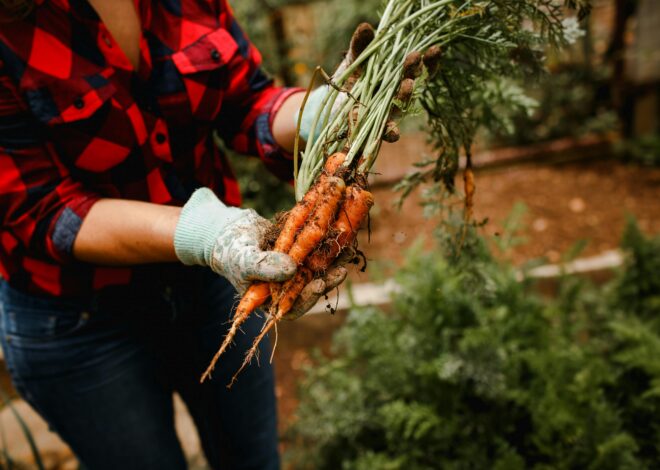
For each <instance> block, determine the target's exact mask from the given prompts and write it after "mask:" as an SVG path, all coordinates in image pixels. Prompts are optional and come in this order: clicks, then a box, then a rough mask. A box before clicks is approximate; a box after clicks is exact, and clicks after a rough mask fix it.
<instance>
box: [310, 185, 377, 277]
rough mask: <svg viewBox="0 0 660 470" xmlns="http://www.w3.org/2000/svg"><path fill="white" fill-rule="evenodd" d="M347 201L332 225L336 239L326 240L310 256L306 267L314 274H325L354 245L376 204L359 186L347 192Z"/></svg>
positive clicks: (368, 193) (352, 187) (369, 194)
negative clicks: (348, 247)
mask: <svg viewBox="0 0 660 470" xmlns="http://www.w3.org/2000/svg"><path fill="white" fill-rule="evenodd" d="M346 193H347V194H346V199H345V200H344V202H343V204H342V206H341V207H340V209H339V216H338V217H337V220H336V221H335V222H334V224H333V225H332V229H331V232H332V233H336V234H337V235H336V237H334V238H332V239H326V241H325V242H324V244H323V246H322V249H320V250H317V251H316V252H314V253H313V254H312V255H310V256H309V257H308V258H307V260H306V262H305V265H306V266H307V267H308V268H310V269H311V270H312V271H314V272H317V273H318V272H323V271H325V270H326V269H328V267H329V266H330V264H332V262H333V261H334V260H335V258H336V257H337V256H338V255H339V253H341V251H342V250H343V249H344V248H346V247H347V246H348V245H350V244H352V243H353V241H354V240H355V237H356V236H357V233H358V230H359V229H360V226H361V225H362V224H363V222H364V220H365V219H366V218H367V215H368V214H369V209H371V206H373V204H374V198H373V195H372V194H371V193H370V192H369V191H367V190H365V189H362V188H361V187H359V186H357V185H351V186H350V187H349V188H348V189H347V190H346Z"/></svg>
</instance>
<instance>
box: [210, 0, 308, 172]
mask: <svg viewBox="0 0 660 470" xmlns="http://www.w3.org/2000/svg"><path fill="white" fill-rule="evenodd" d="M220 21H221V23H222V26H223V27H225V28H226V29H227V30H228V31H229V33H230V34H231V36H232V38H233V39H234V40H235V41H236V43H237V45H238V53H237V54H236V55H235V56H234V57H233V58H232V60H231V61H230V63H229V64H228V65H229V85H228V89H227V90H226V92H225V97H224V101H223V105H222V108H221V110H220V115H219V117H218V121H217V129H218V134H219V135H220V137H222V139H223V140H224V141H225V143H226V144H227V145H228V146H229V147H231V148H232V149H234V150H236V151H237V152H239V153H244V154H250V155H257V156H259V157H260V158H261V160H262V161H263V162H264V163H265V165H266V167H267V168H268V169H269V170H270V171H271V172H272V173H274V174H275V175H276V176H278V177H279V178H281V179H283V180H285V181H289V180H291V179H292V175H293V162H292V156H291V155H290V154H289V153H287V152H286V151H284V150H283V149H282V148H281V147H280V146H279V145H277V143H276V142H275V139H274V137H273V133H272V124H273V118H274V117H275V115H276V114H277V111H278V110H279V109H280V107H281V105H282V103H283V102H284V101H285V100H286V99H287V98H288V97H289V96H291V95H292V94H294V93H298V92H300V91H302V90H301V89H300V88H282V87H276V86H275V85H274V84H273V80H272V79H271V78H270V77H269V76H268V75H267V74H266V73H265V72H264V71H263V69H262V68H261V62H262V59H261V54H260V53H259V51H258V50H257V49H256V48H255V47H254V45H253V44H252V43H251V42H250V41H249V40H248V39H247V37H246V36H245V34H244V33H243V30H242V29H241V27H240V26H239V25H238V23H237V22H236V19H235V18H234V16H233V14H232V11H231V8H230V7H229V4H228V3H227V1H226V0H221V18H220Z"/></svg>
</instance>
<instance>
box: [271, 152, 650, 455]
mask: <svg viewBox="0 0 660 470" xmlns="http://www.w3.org/2000/svg"><path fill="white" fill-rule="evenodd" d="M460 181H461V178H460V177H459V178H457V182H460ZM475 183H476V188H477V189H476V194H475V200H474V212H475V218H476V219H477V220H481V219H484V218H488V219H489V223H488V224H487V225H486V226H485V228H484V231H485V232H486V233H487V234H489V235H495V234H498V233H499V234H501V233H502V230H503V224H504V220H505V219H506V217H507V216H508V215H509V214H510V212H511V210H512V208H513V207H514V205H515V204H516V203H517V202H522V203H524V204H525V205H526V206H527V213H526V215H525V216H524V218H523V223H524V230H523V231H522V233H521V235H523V236H524V237H526V238H527V241H526V243H524V244H521V245H518V246H516V247H514V248H513V249H512V250H511V252H510V253H508V254H507V256H508V257H509V258H510V259H511V260H512V261H513V262H514V263H516V264H520V263H523V262H524V261H526V260H529V259H534V258H545V259H546V261H547V262H549V263H554V262H557V261H559V260H560V257H561V255H562V253H565V252H566V251H567V250H569V249H570V248H571V247H572V246H573V245H575V243H577V242H579V241H580V240H586V241H587V242H588V243H587V245H586V248H585V249H584V251H583V252H582V253H581V254H580V256H592V255H596V254H599V253H602V252H603V251H606V250H610V249H615V248H617V247H618V246H619V241H620V238H621V233H622V230H623V227H624V223H625V218H626V214H631V215H634V216H635V217H636V218H637V220H638V222H639V225H640V227H641V228H642V230H644V231H645V232H646V233H648V234H658V233H660V204H659V203H658V195H659V194H660V169H652V168H642V167H637V166H632V165H624V164H621V163H618V162H616V161H602V162H584V163H571V164H563V165H547V166H544V165H538V166H532V165H529V166H518V167H510V168H506V169H502V170H498V171H489V172H479V171H477V172H476V175H475ZM373 193H374V198H375V200H376V205H375V206H374V208H373V209H372V217H371V236H370V241H369V240H368V238H369V236H368V234H367V231H366V230H363V231H362V232H361V234H360V241H359V242H360V245H359V246H360V249H361V250H363V251H364V252H365V254H366V256H367V258H368V259H369V260H370V265H369V268H368V269H367V271H366V272H365V273H359V272H357V270H352V274H351V276H352V278H353V281H354V282H367V281H370V280H373V279H376V278H378V277H379V275H378V271H380V272H381V274H382V273H383V271H385V274H387V271H388V270H389V271H391V270H392V269H394V266H396V265H398V264H399V263H401V261H402V260H403V258H404V255H405V250H406V248H408V247H409V246H410V245H411V244H412V243H414V241H415V240H416V239H417V238H418V237H419V236H420V235H425V236H426V237H427V239H428V243H429V245H430V244H431V243H432V242H431V238H432V237H431V233H432V231H433V229H434V228H435V227H436V226H437V220H435V221H434V220H426V219H425V218H424V216H423V212H422V209H421V208H420V206H419V197H418V196H417V195H414V196H411V197H410V198H409V200H407V201H406V202H405V204H404V206H403V208H402V210H400V211H399V210H397V209H396V208H394V207H393V203H394V201H396V199H397V198H398V195H397V194H395V193H393V192H392V190H391V189H390V188H377V189H374V190H373ZM388 265H389V267H388ZM343 318H344V316H343V315H342V314H337V315H334V316H332V315H329V314H324V315H311V316H308V317H303V318H302V319H300V320H298V321H296V322H293V323H289V322H282V323H281V324H280V328H279V340H278V347H277V351H276V353H275V359H274V360H275V367H276V374H277V395H278V398H279V416H280V426H281V429H282V430H283V429H285V428H286V427H287V426H288V425H289V424H290V423H291V420H292V419H293V416H294V411H295V409H296V405H297V400H296V386H297V383H298V380H299V378H300V377H301V374H302V368H303V366H304V365H305V364H308V363H309V361H310V351H311V350H313V349H314V348H320V349H321V350H325V351H328V349H329V344H330V339H331V337H332V334H333V332H334V331H335V330H336V329H337V327H338V326H339V325H341V323H342V321H343ZM283 446H284V447H285V446H286V441H283Z"/></svg>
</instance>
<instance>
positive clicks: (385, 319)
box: [291, 223, 660, 470]
mask: <svg viewBox="0 0 660 470" xmlns="http://www.w3.org/2000/svg"><path fill="white" fill-rule="evenodd" d="M659 244H660V239H658V238H656V239H646V238H645V237H644V236H643V235H641V233H640V232H639V230H638V229H637V228H636V226H635V225H634V224H633V223H631V224H630V225H629V227H628V229H627V232H626V237H625V239H624V248H625V249H626V250H627V252H628V253H629V255H628V261H627V264H626V266H625V268H624V269H623V270H622V271H621V273H620V274H619V276H618V277H617V278H616V280H614V281H613V282H611V283H610V284H609V285H607V286H605V287H604V288H601V289H598V288H596V287H593V286H591V285H589V284H588V283H586V282H585V281H583V280H580V279H577V278H574V277H567V278H566V279H565V280H564V281H563V283H562V287H561V289H560V295H559V298H558V299H556V300H554V301H548V300H542V299H540V298H539V297H537V296H536V295H534V294H532V293H530V286H531V282H530V281H529V280H524V281H522V282H520V281H519V280H517V278H516V272H515V270H514V269H513V268H512V267H511V266H508V265H504V264H502V263H499V262H496V261H494V259H493V258H492V257H491V256H490V255H489V253H488V251H487V250H486V248H485V245H484V243H483V240H481V239H479V238H478V237H476V236H475V235H474V233H473V232H470V233H469V234H468V236H467V238H466V243H465V245H464V249H463V250H462V251H461V253H460V254H457V253H456V252H455V251H451V252H447V250H446V249H444V250H438V251H436V252H433V253H421V252H417V253H412V254H411V256H410V257H409V261H408V264H407V266H406V267H405V269H403V270H402V271H401V272H400V274H399V276H398V278H397V280H398V282H399V283H400V284H401V286H402V287H403V289H402V291H401V293H399V294H397V295H396V296H395V297H394V299H393V307H392V309H391V311H390V312H387V313H386V312H383V311H380V310H378V309H375V308H362V309H355V310H353V311H352V312H351V313H350V315H349V317H348V319H347V324H346V325H345V327H343V328H342V329H341V330H340V332H339V333H338V334H337V335H336V337H335V339H334V343H333V348H334V349H333V357H332V358H323V357H319V358H317V364H315V365H314V366H313V367H311V368H309V369H308V371H307V377H306V380H305V381H304V383H303V384H302V386H301V404H300V408H299V414H298V421H297V423H296V424H295V426H294V429H293V431H292V437H293V439H294V442H295V443H296V444H297V445H296V448H295V452H293V454H292V455H291V458H292V459H293V460H294V467H295V468H300V469H305V468H310V469H311V468H313V469H318V470H324V469H344V470H348V469H351V470H353V469H356V470H357V469H359V470H361V469H370V470H385V469H393V470H394V469H397V470H398V469H413V470H417V469H419V470H421V469H436V468H442V469H467V468H496V469H507V470H509V469H524V468H534V469H551V468H552V469H562V468H564V469H568V468H586V469H642V468H658V466H660V444H659V443H660V424H659V423H660V420H659V419H658V418H660V359H659V358H660V323H659V322H660V320H659V315H658V314H660V303H659V301H658V299H659V297H658V295H659V292H660V274H659V273H660V270H658V263H660V250H659V249H658V248H659Z"/></svg>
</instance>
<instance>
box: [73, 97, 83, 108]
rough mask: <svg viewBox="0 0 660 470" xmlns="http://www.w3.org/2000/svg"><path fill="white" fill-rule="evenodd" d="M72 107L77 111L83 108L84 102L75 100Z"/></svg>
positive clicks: (79, 99) (78, 99)
mask: <svg viewBox="0 0 660 470" xmlns="http://www.w3.org/2000/svg"><path fill="white" fill-rule="evenodd" d="M73 105H74V106H75V107H76V108H77V109H83V108H84V107H85V100H83V99H82V98H76V101H74V102H73Z"/></svg>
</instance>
